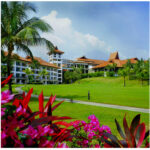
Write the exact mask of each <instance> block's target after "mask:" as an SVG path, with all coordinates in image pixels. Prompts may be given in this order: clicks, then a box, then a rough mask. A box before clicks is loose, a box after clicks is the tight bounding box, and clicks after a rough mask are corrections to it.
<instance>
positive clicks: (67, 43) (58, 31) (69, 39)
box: [33, 10, 111, 59]
mask: <svg viewBox="0 0 150 150" xmlns="http://www.w3.org/2000/svg"><path fill="white" fill-rule="evenodd" d="M57 15H58V13H57V11H55V10H53V11H51V12H50V14H48V15H47V16H44V17H42V19H43V20H45V21H46V22H47V23H49V24H50V25H51V27H52V28H53V30H54V31H53V32H51V33H42V34H41V36H42V37H44V38H46V39H48V40H50V41H51V42H52V43H53V44H54V45H56V46H58V48H59V49H60V50H62V51H64V52H65V53H64V57H66V58H68V59H75V58H77V57H80V56H82V55H86V56H87V57H91V58H92V57H93V58H94V55H95V54H94V51H96V52H98V53H99V54H98V55H100V53H103V54H106V55H107V54H109V53H110V49H111V47H110V46H108V45H107V44H106V43H105V41H103V40H100V39H99V38H98V37H96V36H94V35H91V34H89V33H87V34H83V33H81V32H78V31H77V30H75V29H74V28H73V26H72V21H71V20H70V19H69V18H59V17H58V16H57ZM37 50H38V51H39V54H44V53H45V54H44V55H43V57H44V59H46V58H47V59H48V56H47V55H46V49H43V48H41V47H38V48H37V49H36V52H37ZM33 53H34V51H33ZM88 54H90V56H88ZM91 54H92V55H93V56H91ZM43 57H42V58H43Z"/></svg>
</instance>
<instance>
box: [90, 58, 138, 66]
mask: <svg viewBox="0 0 150 150" xmlns="http://www.w3.org/2000/svg"><path fill="white" fill-rule="evenodd" d="M129 60H130V62H131V63H132V64H134V63H136V62H137V60H138V59H137V58H130V59H129ZM127 61H128V59H125V60H120V59H113V60H111V61H110V60H109V61H107V62H104V63H102V64H100V65H97V66H94V67H93V68H92V69H98V68H103V67H106V66H107V65H110V64H113V63H115V64H116V65H117V66H116V67H118V68H120V67H123V65H125V64H126V63H127Z"/></svg>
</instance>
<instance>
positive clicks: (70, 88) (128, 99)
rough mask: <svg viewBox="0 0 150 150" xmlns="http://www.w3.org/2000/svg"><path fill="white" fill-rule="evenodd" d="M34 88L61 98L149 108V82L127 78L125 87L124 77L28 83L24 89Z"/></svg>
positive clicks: (37, 92) (38, 92)
mask: <svg viewBox="0 0 150 150" xmlns="http://www.w3.org/2000/svg"><path fill="white" fill-rule="evenodd" d="M32 87H33V89H34V94H40V92H41V91H42V90H43V93H44V95H45V96H50V95H51V94H53V95H55V94H56V96H57V97H61V98H72V99H74V100H83V101H88V91H90V97H91V99H90V101H91V102H97V103H107V104H115V105H123V106H132V107H140V108H149V86H148V85H147V82H145V83H144V85H143V86H141V83H140V81H137V80H128V79H127V80H126V87H123V79H122V78H120V77H119V78H118V77H114V78H104V77H96V78H86V79H82V80H79V81H77V82H75V83H73V84H60V85H27V86H26V87H24V88H23V89H24V90H26V91H28V90H29V89H30V88H32Z"/></svg>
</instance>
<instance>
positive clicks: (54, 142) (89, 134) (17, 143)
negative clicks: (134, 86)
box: [1, 75, 149, 148]
mask: <svg viewBox="0 0 150 150" xmlns="http://www.w3.org/2000/svg"><path fill="white" fill-rule="evenodd" d="M11 77H12V75H10V76H9V77H8V78H7V79H6V80H4V81H2V84H1V87H4V86H5V85H6V84H7V83H8V82H9V80H10V79H11ZM32 92H33V88H31V89H30V90H29V92H28V93H27V94H25V93H23V94H20V95H14V94H11V93H10V91H9V90H6V91H4V92H2V93H1V104H2V107H1V147H50V148H54V147H57V148H67V147H84V148H88V147H95V148H99V147H140V146H141V145H142V143H143V141H144V139H146V137H148V135H149V132H146V131H145V124H144V123H141V124H140V118H139V115H138V116H136V117H135V118H134V119H133V121H132V123H131V126H130V128H129V127H128V125H127V121H126V119H125V118H124V129H125V135H124V134H123V132H122V130H121V128H120V126H119V124H118V122H117V121H116V125H117V129H118V131H119V133H120V135H121V136H122V137H123V139H124V141H119V140H118V139H117V138H116V137H115V136H114V135H112V134H111V130H110V128H109V127H108V126H105V125H101V124H100V123H99V121H98V119H97V118H96V117H95V115H90V116H89V117H88V122H85V121H81V120H74V121H72V119H73V118H71V117H68V116H55V115H53V111H54V110H55V109H56V108H57V107H58V106H59V105H61V104H62V103H63V101H61V102H58V103H55V105H54V102H55V98H56V96H52V95H51V96H50V98H49V101H48V102H47V104H46V105H45V106H44V96H43V92H41V94H40V95H39V98H38V100H39V111H37V112H32V110H31V108H30V107H29V105H28V104H29V102H30V99H31V95H32ZM65 120H68V121H65ZM69 120H71V121H69ZM145 144H146V147H149V142H148V140H147V139H146V143H145Z"/></svg>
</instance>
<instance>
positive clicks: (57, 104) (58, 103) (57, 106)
mask: <svg viewBox="0 0 150 150" xmlns="http://www.w3.org/2000/svg"><path fill="white" fill-rule="evenodd" d="M63 102H64V100H63V101H61V102H59V103H58V104H56V105H55V106H54V107H53V108H52V111H54V110H55V109H56V108H57V107H58V106H59V105H60V104H61V103H63Z"/></svg>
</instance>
